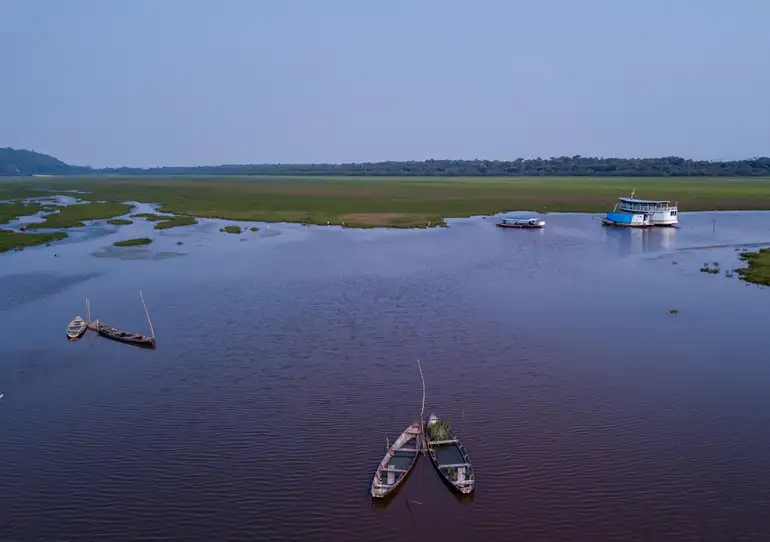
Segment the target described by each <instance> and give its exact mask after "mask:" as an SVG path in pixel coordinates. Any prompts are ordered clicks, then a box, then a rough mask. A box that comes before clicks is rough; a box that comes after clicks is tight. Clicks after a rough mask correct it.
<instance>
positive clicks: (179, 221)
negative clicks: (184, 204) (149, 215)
mask: <svg viewBox="0 0 770 542" xmlns="http://www.w3.org/2000/svg"><path fill="white" fill-rule="evenodd" d="M163 218H166V217H163ZM197 223H198V221H197V220H196V219H194V218H193V217H191V216H174V217H171V218H169V219H168V220H163V221H161V222H158V223H157V224H155V229H156V230H167V229H169V228H178V227H181V226H192V225H193V224H197Z"/></svg>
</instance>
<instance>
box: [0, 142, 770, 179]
mask: <svg viewBox="0 0 770 542" xmlns="http://www.w3.org/2000/svg"><path fill="white" fill-rule="evenodd" d="M30 175H132V176H138V175H292V176H305V175H306V176H324V175H326V176H378V177H379V176H381V177H484V176H488V177H537V176H548V177H770V158H768V157H759V158H751V159H746V160H731V161H708V160H689V159H685V158H679V157H676V156H670V157H663V158H594V157H585V156H571V157H569V156H562V157H554V158H534V159H523V158H518V159H516V160H512V161H503V160H423V161H403V162H399V161H388V162H371V163H349V164H244V165H237V164H234V165H221V166H195V167H176V166H170V167H153V168H133V167H118V168H91V167H89V166H73V165H69V164H66V163H64V162H62V161H61V160H58V159H57V158H54V157H52V156H49V155H47V154H41V153H38V152H34V151H28V150H21V149H19V150H17V149H12V148H0V176H30Z"/></svg>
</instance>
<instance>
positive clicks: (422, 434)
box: [417, 359, 425, 453]
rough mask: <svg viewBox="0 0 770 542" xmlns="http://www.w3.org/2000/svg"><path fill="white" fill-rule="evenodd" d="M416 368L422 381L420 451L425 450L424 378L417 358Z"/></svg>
mask: <svg viewBox="0 0 770 542" xmlns="http://www.w3.org/2000/svg"><path fill="white" fill-rule="evenodd" d="M417 368H418V369H419V370H420V380H421V381H422V407H420V436H421V440H422V442H421V443H420V448H421V449H422V452H423V453H424V452H425V433H424V428H425V424H424V422H423V417H424V416H425V378H424V377H423V375H422V366H421V365H420V360H419V359H418V360H417Z"/></svg>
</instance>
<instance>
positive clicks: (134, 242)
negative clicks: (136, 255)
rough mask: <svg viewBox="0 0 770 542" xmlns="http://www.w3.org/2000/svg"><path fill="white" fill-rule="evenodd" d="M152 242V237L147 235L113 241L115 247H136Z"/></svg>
mask: <svg viewBox="0 0 770 542" xmlns="http://www.w3.org/2000/svg"><path fill="white" fill-rule="evenodd" d="M150 243H152V239H149V238H147V237H139V238H138V239H126V240H125V241H118V242H116V243H113V246H116V247H138V246H142V245H149V244H150Z"/></svg>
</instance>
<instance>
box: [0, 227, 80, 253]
mask: <svg viewBox="0 0 770 542" xmlns="http://www.w3.org/2000/svg"><path fill="white" fill-rule="evenodd" d="M65 237H67V234H66V233H65V232H62V231H54V232H49V233H18V232H15V231H11V230H0V252H7V251H9V250H23V249H24V248H25V247H33V246H35V245H44V244H47V243H51V242H53V241H58V240H60V239H64V238H65Z"/></svg>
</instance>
